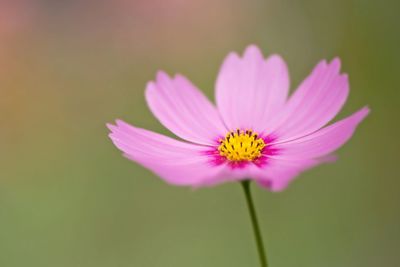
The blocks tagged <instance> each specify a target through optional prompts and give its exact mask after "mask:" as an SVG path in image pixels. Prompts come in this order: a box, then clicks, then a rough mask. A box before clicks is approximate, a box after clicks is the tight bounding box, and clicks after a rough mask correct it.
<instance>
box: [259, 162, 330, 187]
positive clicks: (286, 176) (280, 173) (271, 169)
mask: <svg viewBox="0 0 400 267" xmlns="http://www.w3.org/2000/svg"><path fill="white" fill-rule="evenodd" d="M324 162H327V161H326V160H325V159H321V160H313V159H309V160H292V161H291V160H279V159H278V160H277V159H270V161H269V165H268V166H266V167H265V168H264V170H263V173H262V174H261V175H260V177H259V178H258V179H256V182H257V183H258V184H259V185H260V186H262V187H264V188H267V189H269V190H271V191H273V192H279V191H282V190H284V189H285V188H286V187H287V186H288V185H289V183H290V182H291V181H292V180H294V179H295V178H296V177H297V176H298V175H299V174H300V173H302V172H303V171H306V170H308V169H310V168H312V167H315V166H316V165H318V164H321V163H324Z"/></svg>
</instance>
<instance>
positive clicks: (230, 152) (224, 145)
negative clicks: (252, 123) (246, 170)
mask: <svg viewBox="0 0 400 267" xmlns="http://www.w3.org/2000/svg"><path fill="white" fill-rule="evenodd" d="M219 142H220V145H219V147H218V151H219V154H220V155H221V156H223V157H225V158H227V159H228V160H230V161H234V162H238V161H253V160H255V159H257V158H259V157H260V156H261V154H262V150H263V148H264V147H265V146H266V144H265V142H264V140H263V139H262V138H259V137H258V135H257V133H255V132H253V131H251V130H246V131H243V130H239V129H238V130H236V131H232V132H229V133H228V134H227V135H226V136H225V138H224V139H220V140H219Z"/></svg>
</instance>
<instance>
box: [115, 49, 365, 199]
mask: <svg viewBox="0 0 400 267" xmlns="http://www.w3.org/2000/svg"><path fill="white" fill-rule="evenodd" d="M288 93H289V74H288V70H287V66H286V64H285V62H284V61H283V59H282V58H281V57H280V56H278V55H271V56H270V57H268V58H266V59H265V58H264V57H263V55H262V53H261V51H260V50H259V49H258V48H257V47H256V46H254V45H250V46H249V47H247V49H246V50H245V52H244V55H243V56H242V57H240V56H239V55H238V54H236V53H230V54H229V55H228V56H227V57H226V59H225V60H224V62H223V64H222V67H221V69H220V72H219V74H218V77H217V81H216V88H215V99H216V105H214V104H213V103H211V102H210V101H209V100H208V99H207V98H206V97H205V96H204V94H203V93H202V92H201V91H200V90H199V89H198V88H197V87H196V86H195V85H193V84H192V83H191V82H190V81H189V80H188V79H187V78H185V77H184V76H182V75H180V74H177V75H175V76H174V77H170V76H168V75H167V74H166V73H164V72H158V74H157V77H156V79H155V81H151V82H149V83H148V84H147V88H146V93H145V94H146V100H147V103H148V105H149V107H150V109H151V111H152V113H153V114H154V116H155V117H157V118H158V120H159V121H160V122H161V123H162V124H163V125H164V126H165V127H166V128H168V129H169V130H170V131H171V132H173V133H174V134H175V135H176V136H178V137H179V138H181V139H182V140H176V139H173V138H170V137H167V136H164V135H160V134H157V133H154V132H151V131H148V130H145V129H141V128H137V127H134V126H131V125H129V124H127V123H126V122H124V121H122V120H117V121H116V124H115V125H111V124H108V128H109V129H110V130H111V133H110V135H109V136H110V138H111V139H112V141H113V143H114V144H115V145H116V146H117V148H119V149H120V150H121V151H122V152H123V153H124V155H125V156H126V157H127V158H128V159H130V160H132V161H135V162H138V163H139V164H141V165H143V166H145V167H146V168H148V169H150V170H151V171H153V172H154V173H156V174H157V175H158V176H160V177H161V178H162V179H163V180H165V181H166V182H168V183H170V184H174V185H180V186H192V187H201V186H212V185H216V184H219V183H222V182H227V181H242V180H246V179H250V180H253V181H255V182H256V183H258V184H259V185H260V186H263V187H265V188H268V189H269V190H271V191H280V190H283V189H285V188H286V186H287V185H288V184H289V183H290V182H291V181H292V180H293V179H294V178H296V177H297V176H298V175H299V174H300V173H301V172H303V171H305V170H307V169H310V168H312V167H314V166H316V165H318V164H321V163H324V162H327V161H331V160H332V158H333V156H332V155H331V153H332V152H333V151H335V150H336V149H338V148H339V147H341V146H342V145H343V144H344V143H345V142H346V141H348V140H349V139H350V137H351V136H352V135H353V133H354V131H355V129H356V127H357V125H358V124H359V123H360V122H361V121H362V120H363V119H364V118H365V117H366V116H367V114H368V113H369V109H368V108H367V107H364V108H361V109H360V110H359V111H357V112H355V113H354V114H352V115H351V116H349V117H347V118H345V119H342V120H340V121H337V122H335V123H333V124H330V125H328V126H326V124H328V123H329V122H330V121H331V120H332V119H333V118H334V117H335V116H336V114H337V113H338V112H339V111H340V110H341V108H342V106H343V104H344V103H345V101H346V99H347V96H348V93H349V83H348V77H347V75H346V74H341V73H340V60H339V59H334V60H332V61H331V62H329V63H328V62H326V61H321V62H320V63H319V64H317V66H316V67H315V68H314V69H313V70H312V72H311V74H310V75H309V76H308V77H307V78H306V79H305V80H304V81H303V82H302V83H301V84H300V86H299V87H298V88H297V90H295V92H294V93H293V94H292V95H291V96H288Z"/></svg>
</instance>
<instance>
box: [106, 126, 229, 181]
mask: <svg viewBox="0 0 400 267" xmlns="http://www.w3.org/2000/svg"><path fill="white" fill-rule="evenodd" d="M108 128H109V129H110V130H111V134H110V138H111V140H112V141H113V143H114V144H115V145H116V146H117V147H118V148H119V149H120V150H121V151H122V152H124V154H125V156H126V157H127V158H129V159H131V160H133V161H136V162H138V163H140V164H141V165H143V166H145V167H146V168H148V169H150V170H151V171H153V172H154V173H156V174H157V175H159V176H160V177H161V178H162V179H163V180H165V181H166V182H168V183H171V184H175V185H197V184H201V183H202V182H203V181H205V180H210V179H213V178H214V177H217V176H218V174H219V172H220V171H221V169H222V167H216V166H213V165H212V164H210V162H209V158H208V156H207V155H205V153H204V150H205V147H204V146H200V145H194V144H189V143H185V142H181V141H177V140H174V139H172V138H169V137H167V136H163V135H160V134H157V133H153V132H150V131H147V130H144V129H140V128H136V127H133V126H131V125H129V124H127V123H125V122H123V121H120V120H118V121H117V123H116V125H108Z"/></svg>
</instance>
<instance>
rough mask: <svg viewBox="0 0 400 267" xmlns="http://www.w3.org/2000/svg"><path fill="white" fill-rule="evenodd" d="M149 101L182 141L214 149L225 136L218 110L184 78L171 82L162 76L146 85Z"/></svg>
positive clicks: (166, 76)
mask: <svg viewBox="0 0 400 267" xmlns="http://www.w3.org/2000/svg"><path fill="white" fill-rule="evenodd" d="M146 99H147V103H148V105H149V107H150V109H151V111H152V112H153V114H154V115H155V116H156V117H157V118H158V119H159V121H160V122H161V123H162V124H163V125H164V126H165V127H166V128H168V129H170V130H171V131H172V132H173V133H174V134H176V135H177V136H179V137H181V138H183V139H186V140H188V141H191V142H194V143H198V144H204V145H212V144H215V143H214V140H215V139H216V138H217V137H218V136H221V135H222V136H223V135H225V134H226V131H227V130H226V127H225V126H224V124H223V122H222V120H221V118H220V115H219V113H218V111H217V109H216V108H215V107H214V105H213V104H212V103H211V102H210V101H209V100H208V99H207V98H206V97H205V96H204V95H203V94H202V93H201V92H200V91H199V90H198V89H197V88H196V87H195V86H194V85H193V84H192V83H191V82H190V81H189V80H187V79H186V78H185V77H183V76H182V75H176V76H175V77H174V78H173V79H172V78H170V77H169V76H168V75H167V74H165V73H164V72H159V73H158V74H157V79H156V81H155V82H150V83H148V85H147V89H146Z"/></svg>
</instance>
